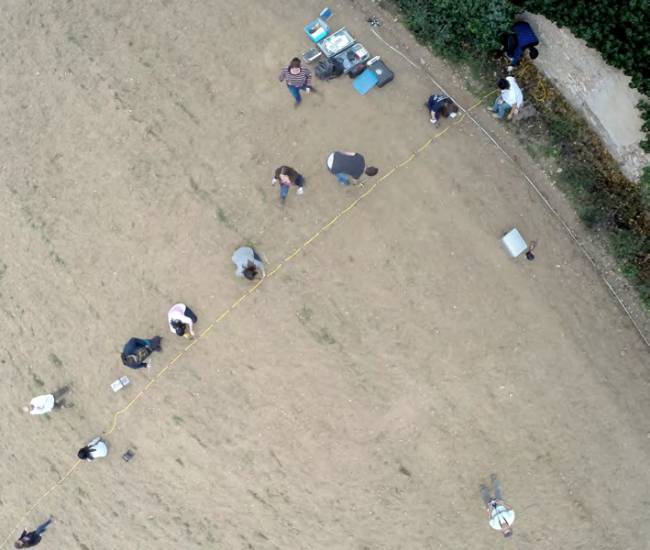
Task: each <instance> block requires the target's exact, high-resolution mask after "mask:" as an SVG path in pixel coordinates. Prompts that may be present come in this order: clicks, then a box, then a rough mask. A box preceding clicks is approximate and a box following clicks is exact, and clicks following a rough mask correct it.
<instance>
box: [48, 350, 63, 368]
mask: <svg viewBox="0 0 650 550" xmlns="http://www.w3.org/2000/svg"><path fill="white" fill-rule="evenodd" d="M48 358H49V360H50V363H52V364H53V365H54V366H55V367H62V366H63V361H61V359H59V358H58V357H57V356H56V354H54V353H50V354H49V355H48Z"/></svg>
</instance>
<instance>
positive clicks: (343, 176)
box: [327, 151, 379, 185]
mask: <svg viewBox="0 0 650 550" xmlns="http://www.w3.org/2000/svg"><path fill="white" fill-rule="evenodd" d="M327 169H328V170H329V171H330V172H332V174H334V175H335V176H336V179H337V180H338V182H339V183H340V184H341V185H350V178H353V179H355V180H358V179H359V178H360V177H361V176H362V175H363V174H364V173H365V174H366V176H371V177H372V176H376V175H377V173H378V172H379V170H378V169H377V168H375V167H374V166H368V167H367V168H366V159H364V158H363V155H361V154H359V153H351V152H349V151H334V152H333V153H330V155H329V156H328V157H327Z"/></svg>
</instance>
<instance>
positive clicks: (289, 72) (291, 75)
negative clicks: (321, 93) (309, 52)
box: [280, 57, 316, 107]
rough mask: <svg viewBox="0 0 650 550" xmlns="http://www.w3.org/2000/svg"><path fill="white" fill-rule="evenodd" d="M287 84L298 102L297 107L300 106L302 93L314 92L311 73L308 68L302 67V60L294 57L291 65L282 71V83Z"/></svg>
mask: <svg viewBox="0 0 650 550" xmlns="http://www.w3.org/2000/svg"><path fill="white" fill-rule="evenodd" d="M283 81H284V82H286V83H287V89H288V90H289V93H290V94H291V95H292V96H293V98H294V99H295V100H296V103H295V106H296V107H297V106H298V105H300V102H301V101H302V98H301V97H300V91H301V90H302V91H304V92H307V93H309V92H312V91H314V92H315V91H316V90H314V87H313V86H312V85H311V71H310V70H309V69H307V68H306V67H302V66H301V65H300V59H298V58H297V57H294V58H293V59H292V60H291V62H290V63H289V66H288V67H285V68H284V69H282V72H281V73H280V82H283Z"/></svg>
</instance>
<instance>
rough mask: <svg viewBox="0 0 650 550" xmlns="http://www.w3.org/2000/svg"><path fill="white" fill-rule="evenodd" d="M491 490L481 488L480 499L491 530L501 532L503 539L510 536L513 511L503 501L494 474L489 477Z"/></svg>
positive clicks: (483, 486) (499, 485) (485, 487)
mask: <svg viewBox="0 0 650 550" xmlns="http://www.w3.org/2000/svg"><path fill="white" fill-rule="evenodd" d="M490 481H491V483H492V490H490V488H489V487H487V486H486V485H482V486H481V497H482V498H483V502H484V503H485V509H486V510H487V515H488V519H489V523H490V527H492V529H496V530H497V531H501V533H502V534H503V536H504V537H511V536H512V524H513V522H514V521H515V511H514V510H513V509H512V508H511V507H510V506H508V505H507V504H506V503H505V502H504V501H503V492H502V490H501V484H500V483H499V480H498V479H497V476H496V475H495V474H492V475H491V476H490Z"/></svg>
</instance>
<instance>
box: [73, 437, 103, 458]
mask: <svg viewBox="0 0 650 550" xmlns="http://www.w3.org/2000/svg"><path fill="white" fill-rule="evenodd" d="M106 455H108V445H107V444H106V441H104V440H103V439H102V438H101V437H99V436H97V437H96V438H95V439H93V440H92V441H91V442H90V443H88V445H86V446H84V447H81V449H79V450H78V451H77V458H78V459H79V460H86V461H88V462H92V461H93V460H95V459H96V458H104V457H106Z"/></svg>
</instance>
